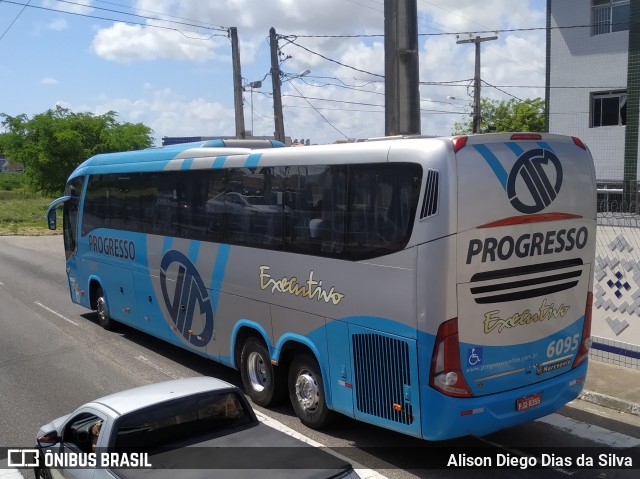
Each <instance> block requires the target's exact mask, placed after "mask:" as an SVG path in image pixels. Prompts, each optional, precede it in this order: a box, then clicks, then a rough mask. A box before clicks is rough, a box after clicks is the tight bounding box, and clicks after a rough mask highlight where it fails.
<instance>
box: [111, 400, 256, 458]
mask: <svg viewBox="0 0 640 479" xmlns="http://www.w3.org/2000/svg"><path fill="white" fill-rule="evenodd" d="M251 422H252V417H251V415H250V414H249V412H248V411H247V410H246V409H245V405H244V403H243V401H241V400H240V398H239V397H238V395H237V393H235V392H223V393H219V392H216V393H207V394H204V395H198V396H194V397H188V398H182V399H178V400H174V401H169V402H166V403H162V404H156V405H153V406H151V407H149V408H146V409H142V410H140V411H135V412H133V413H131V414H128V415H126V416H123V417H122V418H121V419H120V421H119V422H118V425H117V433H116V439H115V444H114V446H115V447H116V448H135V449H141V448H142V449H145V450H147V449H151V448H156V447H162V446H168V445H171V444H175V443H177V442H180V441H183V440H185V439H190V438H194V437H198V436H203V435H209V434H216V433H217V432H218V431H221V430H224V429H229V428H236V427H239V426H243V425H245V424H249V423H251Z"/></svg>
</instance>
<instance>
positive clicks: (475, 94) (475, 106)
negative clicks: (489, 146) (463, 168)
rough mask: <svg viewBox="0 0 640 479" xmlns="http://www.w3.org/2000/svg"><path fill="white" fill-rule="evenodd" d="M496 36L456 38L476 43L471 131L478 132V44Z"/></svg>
mask: <svg viewBox="0 0 640 479" xmlns="http://www.w3.org/2000/svg"><path fill="white" fill-rule="evenodd" d="M497 39H498V37H496V36H494V37H483V38H481V37H475V38H469V39H468V40H458V41H457V42H456V43H457V44H461V43H475V45H476V62H475V75H474V77H473V84H474V87H473V133H480V119H481V112H480V44H481V43H482V42H489V41H491V40H497Z"/></svg>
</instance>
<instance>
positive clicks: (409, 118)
mask: <svg viewBox="0 0 640 479" xmlns="http://www.w3.org/2000/svg"><path fill="white" fill-rule="evenodd" d="M384 51H385V75H384V76H385V135H387V136H391V135H419V134H420V133H421V130H420V71H419V68H418V66H419V59H418V7H417V0H385V2H384Z"/></svg>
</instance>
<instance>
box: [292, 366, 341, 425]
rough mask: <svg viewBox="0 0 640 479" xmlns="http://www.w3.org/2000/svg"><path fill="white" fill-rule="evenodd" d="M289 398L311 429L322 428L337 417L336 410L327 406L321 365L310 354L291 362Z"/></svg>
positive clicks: (299, 415)
mask: <svg viewBox="0 0 640 479" xmlns="http://www.w3.org/2000/svg"><path fill="white" fill-rule="evenodd" d="M289 399H291V405H292V406H293V409H294V411H295V412H296V415H297V416H298V418H300V421H301V422H302V424H304V425H305V426H307V427H310V428H311V429H322V428H324V427H326V426H328V425H329V424H330V423H331V421H332V420H333V418H334V417H335V412H333V411H331V410H329V408H328V407H327V402H326V400H325V392H324V381H323V380H322V373H320V367H319V366H318V363H317V361H316V360H315V359H314V358H313V357H311V356H310V355H308V354H302V355H300V356H298V357H296V358H295V359H294V360H293V362H292V363H291V367H290V368H289Z"/></svg>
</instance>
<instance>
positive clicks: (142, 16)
mask: <svg viewBox="0 0 640 479" xmlns="http://www.w3.org/2000/svg"><path fill="white" fill-rule="evenodd" d="M57 1H58V3H67V4H69V5H76V6H86V5H84V4H82V3H77V2H72V1H70V0H57ZM116 5H117V4H116ZM120 6H124V5H120ZM91 8H93V9H95V10H102V11H104V12H110V13H120V14H122V15H127V16H129V17H135V18H143V19H145V20H153V21H158V22H167V23H175V24H176V25H185V26H189V27H196V28H205V29H207V30H217V31H225V32H226V31H227V30H228V28H226V27H219V26H215V27H205V26H199V25H195V24H193V23H186V22H179V21H175V20H165V19H162V18H157V17H149V16H146V15H138V14H137V13H127V12H123V11H121V10H113V9H111V8H104V7H96V6H92V7H91Z"/></svg>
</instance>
